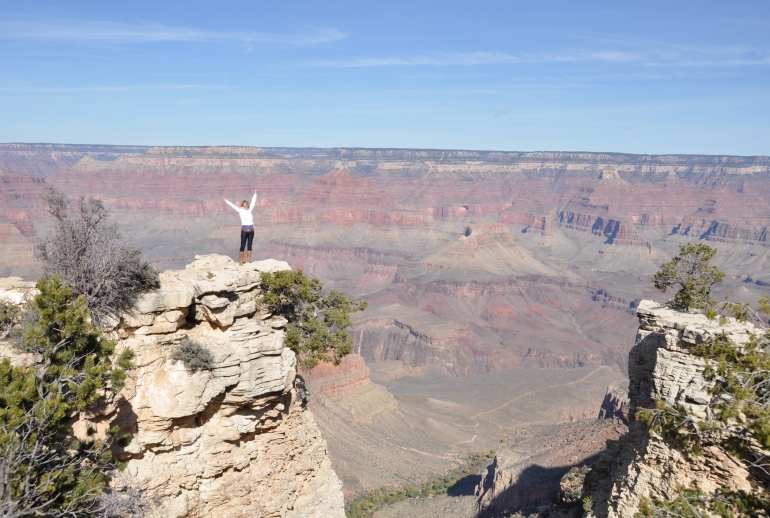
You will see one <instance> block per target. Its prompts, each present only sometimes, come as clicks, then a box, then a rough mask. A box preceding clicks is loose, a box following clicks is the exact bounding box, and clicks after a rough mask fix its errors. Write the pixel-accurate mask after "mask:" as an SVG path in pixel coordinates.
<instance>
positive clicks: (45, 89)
mask: <svg viewBox="0 0 770 518" xmlns="http://www.w3.org/2000/svg"><path fill="white" fill-rule="evenodd" d="M229 88H230V87H229V86H226V85H198V84H135V85H90V86H50V87H49V86H10V87H0V92H23V93H112V92H133V91H141V90H227V89H229Z"/></svg>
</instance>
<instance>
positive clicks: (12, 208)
mask: <svg viewBox="0 0 770 518" xmlns="http://www.w3.org/2000/svg"><path fill="white" fill-rule="evenodd" d="M62 153H68V154H67V155H66V157H67V158H66V160H65V159H64V158H62V157H64V156H65V155H62ZM3 157H4V158H3ZM78 157H79V161H78V162H77V163H74V160H75V159H76V158H78ZM0 159H1V160H5V161H4V162H0V169H6V170H11V171H15V172H21V171H24V172H26V173H28V174H30V175H40V176H45V178H35V179H34V181H35V182H37V183H32V181H31V180H29V178H32V177H31V176H28V177H27V179H24V180H22V178H21V175H19V174H15V175H8V176H7V183H5V184H0V190H2V192H0V195H2V194H4V193H7V195H6V196H5V200H6V201H5V203H4V204H3V206H2V207H0V244H2V245H3V246H2V247H1V248H0V261H1V262H0V267H4V268H5V272H4V273H3V272H2V271H0V274H5V275H30V276H31V277H32V276H34V275H33V273H34V271H33V270H34V268H35V264H34V261H33V259H32V256H31V253H30V252H31V249H32V246H34V244H35V242H36V240H38V239H40V237H41V236H43V235H44V233H45V232H44V227H45V225H43V224H41V221H42V219H41V214H42V213H43V211H41V210H40V206H39V202H38V205H34V203H32V202H33V201H34V200H39V194H40V193H42V192H43V190H44V189H45V187H47V186H55V187H57V188H59V189H62V190H64V191H65V192H66V193H68V194H70V195H73V196H79V195H94V196H98V197H99V198H100V199H102V200H104V201H105V203H106V204H107V206H108V207H110V208H111V209H114V210H115V213H116V216H117V219H118V220H119V223H120V224H121V226H122V228H124V230H125V231H126V233H127V234H130V235H132V236H133V237H135V238H136V240H137V241H138V243H139V244H140V245H141V246H142V248H143V249H145V250H147V254H148V256H149V257H150V259H152V260H153V261H155V262H156V263H157V264H160V265H162V266H163V267H172V268H177V267H180V266H181V265H184V264H186V263H187V262H188V261H189V258H191V257H192V256H193V255H194V254H195V253H197V252H198V251H199V250H210V251H214V252H219V253H232V251H233V250H235V249H236V247H237V239H238V234H237V225H238V220H237V217H236V216H235V214H234V213H232V211H231V210H230V209H229V208H228V207H226V206H225V205H224V204H223V203H222V202H221V200H220V199H219V198H220V196H222V195H224V196H228V197H231V198H235V199H236V200H237V199H240V197H242V196H248V193H251V192H252V191H253V190H254V189H257V190H258V191H259V199H258V202H257V207H256V209H255V217H256V221H257V229H256V233H255V240H256V251H255V257H259V258H267V257H281V258H286V260H287V261H288V262H289V263H290V265H291V266H292V267H294V268H299V267H301V268H303V269H305V270H306V271H307V272H308V273H310V274H312V275H314V276H317V277H319V278H321V279H322V280H323V281H324V282H325V283H326V284H327V285H328V286H331V287H334V288H337V289H340V290H343V291H345V292H347V293H352V294H356V295H363V296H366V297H367V299H368V300H369V302H370V311H368V312H367V314H366V316H365V317H362V318H361V319H360V320H359V321H358V322H357V328H356V333H355V336H356V339H357V341H358V343H357V345H358V346H360V354H361V356H363V357H364V358H365V359H366V360H367V361H369V362H371V361H380V360H386V361H390V360H398V361H403V362H404V363H405V364H406V365H407V366H408V367H424V366H433V365H440V366H442V367H444V368H446V369H447V370H448V371H450V372H452V373H453V374H455V375H469V374H478V373H483V372H489V371H493V370H500V369H505V368H511V367H530V366H535V367H553V366H559V367H572V366H579V365H589V364H606V365H615V366H617V367H618V368H619V369H620V370H621V371H625V368H626V358H627V357H626V355H627V353H628V350H629V349H630V347H631V345H632V340H631V337H632V333H631V329H632V328H633V327H634V325H635V319H634V316H633V311H632V309H633V304H634V302H635V301H636V300H639V299H641V298H649V297H651V296H653V295H654V294H653V293H651V292H649V291H648V287H649V282H647V279H645V278H644V277H645V276H648V275H650V274H651V273H652V272H654V271H655V270H656V268H657V265H658V264H659V263H660V262H661V261H662V260H665V259H666V258H667V257H670V256H671V255H674V254H675V253H676V251H677V246H678V245H679V244H682V243H685V242H690V241H693V240H700V239H702V240H707V241H711V242H713V243H714V244H715V245H716V246H718V247H721V253H720V254H719V255H718V256H717V259H716V260H717V262H718V265H719V266H720V268H721V269H722V270H723V271H726V273H728V275H729V278H728V281H727V283H728V285H729V286H727V289H729V291H730V292H732V293H737V292H738V291H739V287H740V291H741V292H742V293H743V294H745V295H746V299H747V300H749V299H754V300H756V299H757V298H760V297H762V296H764V295H766V294H768V293H767V291H768V288H767V286H766V284H768V283H770V277H767V278H766V276H765V274H764V273H762V272H765V271H768V270H767V268H766V266H767V265H768V264H770V262H768V261H770V255H768V247H767V228H768V226H770V220H768V218H767V214H770V206H769V205H768V201H767V200H769V199H770V171H769V170H768V165H770V161H769V160H768V159H767V158H765V157H708V156H648V155H623V154H609V153H489V152H469V151H427V150H426V151H421V150H364V149H281V148H264V149H261V148H244V147H228V148H222V147H208V148H205V147H201V148H179V147H168V148H152V149H147V148H120V147H115V148H111V147H104V148H90V147H82V146H53V145H42V146H33V145H30V146H27V147H26V148H25V147H24V145H8V146H5V147H3V146H0ZM29 196H32V198H28V197H29ZM36 197H37V198H36ZM33 198H34V199H33ZM722 243H730V246H729V247H726V246H725V247H722V245H721V244H722ZM2 254H4V256H3V255H2ZM640 277H641V278H640ZM393 315H396V316H395V317H393ZM401 315H408V318H407V317H404V316H401ZM387 320H389V321H390V322H391V324H388V326H387V332H381V331H380V329H381V328H382V326H381V325H380V323H381V322H384V321H387Z"/></svg>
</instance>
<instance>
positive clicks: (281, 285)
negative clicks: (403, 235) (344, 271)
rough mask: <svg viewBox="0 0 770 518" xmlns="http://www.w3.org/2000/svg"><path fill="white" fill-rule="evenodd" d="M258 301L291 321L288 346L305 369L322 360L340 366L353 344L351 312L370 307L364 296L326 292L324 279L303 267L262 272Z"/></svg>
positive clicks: (287, 333)
mask: <svg viewBox="0 0 770 518" xmlns="http://www.w3.org/2000/svg"><path fill="white" fill-rule="evenodd" d="M257 302H258V303H259V304H260V305H262V306H263V307H265V308H266V309H268V310H269V311H271V312H273V313H275V314H278V315H282V316H284V317H285V318H286V319H287V320H288V321H289V324H288V325H287V326H286V346H287V347H289V348H290V349H291V350H292V351H294V352H295V353H296V355H297V361H298V363H299V366H300V367H301V368H302V369H303V370H310V369H312V368H313V367H315V366H316V365H318V362H321V361H324V362H333V363H334V364H335V365H338V364H339V363H340V360H341V359H342V358H343V357H344V356H345V355H347V354H349V353H350V351H351V349H352V347H353V339H352V338H351V337H350V335H349V334H348V333H347V331H346V329H348V328H349V327H350V325H351V321H350V315H351V313H355V312H356V311H363V310H364V309H366V306H367V303H366V301H364V300H363V299H360V298H355V297H351V296H349V295H346V294H344V293H341V292H339V291H336V290H331V291H329V293H327V294H324V288H323V284H322V283H321V281H320V280H318V279H315V278H313V279H308V278H307V277H306V276H305V274H304V273H303V272H302V270H293V271H291V270H284V271H280V272H275V273H267V272H263V273H262V295H261V296H260V297H259V299H258V301H257Z"/></svg>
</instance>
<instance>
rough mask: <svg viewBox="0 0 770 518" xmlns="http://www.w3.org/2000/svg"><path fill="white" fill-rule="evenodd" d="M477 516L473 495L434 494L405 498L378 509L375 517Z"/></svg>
mask: <svg viewBox="0 0 770 518" xmlns="http://www.w3.org/2000/svg"><path fill="white" fill-rule="evenodd" d="M406 517H409V518H476V498H475V497H473V496H445V495H444V496H434V497H429V498H416V499H409V500H403V501H401V502H397V503H395V504H391V505H388V506H385V507H383V508H382V509H378V510H377V511H375V513H374V518H406Z"/></svg>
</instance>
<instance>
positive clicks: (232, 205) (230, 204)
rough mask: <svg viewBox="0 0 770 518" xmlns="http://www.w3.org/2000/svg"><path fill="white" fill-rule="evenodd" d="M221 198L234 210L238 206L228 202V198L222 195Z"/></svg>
mask: <svg viewBox="0 0 770 518" xmlns="http://www.w3.org/2000/svg"><path fill="white" fill-rule="evenodd" d="M222 199H223V200H224V202H225V203H227V204H228V205H229V206H231V207H232V208H233V209H234V210H238V207H236V206H235V205H234V204H233V203H230V200H228V199H227V198H225V197H224V196H222Z"/></svg>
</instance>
